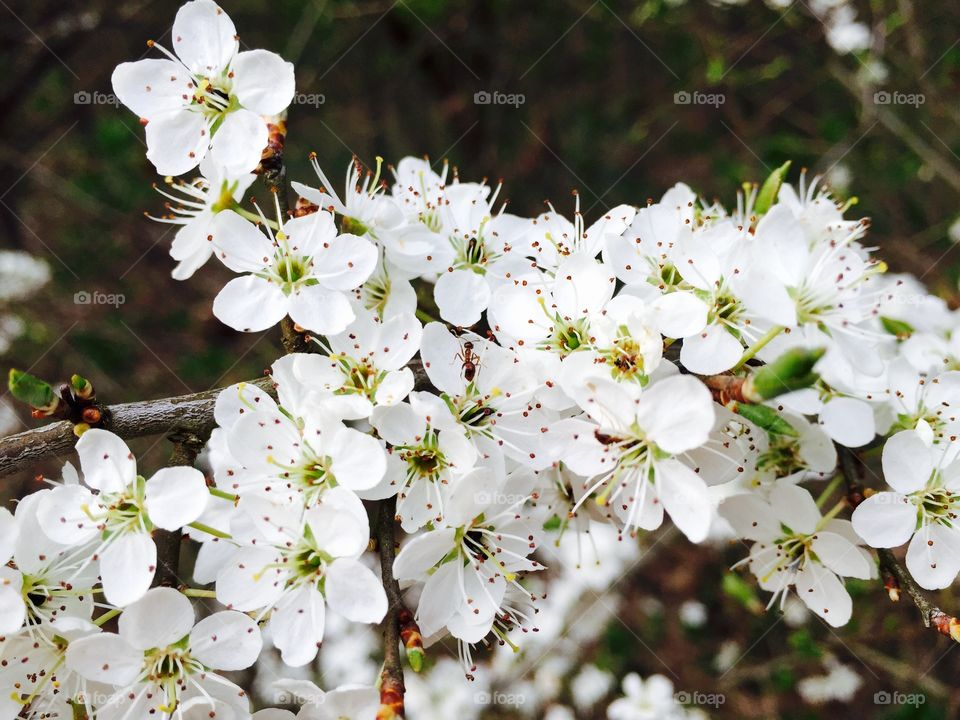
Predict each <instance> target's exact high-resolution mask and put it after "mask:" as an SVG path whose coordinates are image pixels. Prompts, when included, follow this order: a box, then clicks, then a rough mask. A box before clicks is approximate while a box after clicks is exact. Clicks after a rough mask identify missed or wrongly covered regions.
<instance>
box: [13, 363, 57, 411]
mask: <svg viewBox="0 0 960 720" xmlns="http://www.w3.org/2000/svg"><path fill="white" fill-rule="evenodd" d="M7 386H8V387H9V388H10V394H11V395H13V396H14V397H15V398H16V399H17V400H19V401H20V402H22V403H26V404H27V405H29V406H30V407H32V408H37V409H38V410H50V409H53V408H54V407H56V405H57V396H56V395H55V394H54V392H53V388H52V387H50V383H48V382H45V381H44V380H41V379H40V378H38V377H34V376H33V375H30V374H29V373H25V372H21V371H20V370H17V369H15V368H10V377H9V380H8V382H7Z"/></svg>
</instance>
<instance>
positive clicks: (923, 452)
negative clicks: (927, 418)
mask: <svg viewBox="0 0 960 720" xmlns="http://www.w3.org/2000/svg"><path fill="white" fill-rule="evenodd" d="M955 454H956V453H955V452H950V453H948V452H945V451H944V448H943V447H942V446H938V445H936V444H934V443H933V442H932V439H931V436H930V434H929V433H923V432H920V431H919V430H903V431H901V432H898V433H897V434H896V435H894V436H893V437H891V438H890V439H889V440H887V443H886V445H884V446H883V476H884V479H885V480H886V481H887V484H888V485H889V486H890V487H892V488H893V491H885V492H879V493H876V494H875V495H871V496H870V497H868V498H867V499H866V500H864V501H863V502H862V503H860V505H858V506H857V509H856V510H854V512H853V517H852V521H853V528H854V530H856V531H857V534H858V535H859V536H860V537H862V538H863V539H864V540H865V541H866V543H867V544H868V545H871V546H873V547H899V546H900V545H903V544H904V543H906V542H907V541H909V542H910V545H909V547H908V548H907V557H906V562H907V569H908V570H909V571H910V574H911V575H913V577H914V578H915V579H916V581H917V582H918V583H919V584H920V585H921V586H922V587H925V588H927V589H928V590H936V589H940V588H945V587H948V586H949V585H951V584H952V583H953V581H954V579H955V578H956V576H957V573H958V572H960V531H958V527H957V512H958V510H957V509H958V507H960V494H958V491H960V461H958V460H952V461H951V460H949V459H948V456H952V455H955Z"/></svg>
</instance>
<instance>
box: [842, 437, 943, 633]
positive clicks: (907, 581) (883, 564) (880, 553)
mask: <svg viewBox="0 0 960 720" xmlns="http://www.w3.org/2000/svg"><path fill="white" fill-rule="evenodd" d="M836 447H837V453H838V455H839V457H840V467H841V469H842V472H843V477H844V480H845V481H846V483H847V503H848V504H849V505H850V507H851V508H853V509H856V507H857V505H859V504H860V503H861V502H863V501H864V499H865V497H866V495H865V493H864V488H863V485H862V483H861V477H860V471H859V470H858V468H857V463H858V462H860V463H862V462H863V461H862V460H860V459H859V458H858V457H857V456H856V453H855V452H854V451H853V450H851V449H850V448H847V447H844V446H842V445H837V446H836ZM876 551H877V558H878V559H879V561H880V571H881V572H882V573H883V574H884V575H885V581H884V585H885V586H886V588H887V592H888V594H889V596H890V599H891V600H892V601H893V602H898V601H899V599H900V590H904V591H906V593H907V595H909V596H910V599H911V600H912V601H913V604H914V605H916V606H917V609H918V610H919V611H920V618H921V620H922V621H923V625H924V627H928V628H933V629H934V630H936V631H937V632H938V633H940V634H941V635H946V636H947V637H949V638H952V639H953V640H956V641H957V642H960V620H957V618H956V617H954V616H953V615H950V614H949V613H946V612H944V611H943V610H941V609H940V608H939V607H937V606H936V605H935V604H934V603H932V602H930V600H929V599H928V598H927V596H926V595H925V594H924V592H923V590H922V589H921V588H920V586H919V585H917V583H916V581H914V579H913V576H911V575H910V573H909V572H907V570H906V569H905V568H904V567H903V565H901V564H900V561H899V560H897V557H896V556H895V555H894V554H893V551H891V550H890V549H889V548H876Z"/></svg>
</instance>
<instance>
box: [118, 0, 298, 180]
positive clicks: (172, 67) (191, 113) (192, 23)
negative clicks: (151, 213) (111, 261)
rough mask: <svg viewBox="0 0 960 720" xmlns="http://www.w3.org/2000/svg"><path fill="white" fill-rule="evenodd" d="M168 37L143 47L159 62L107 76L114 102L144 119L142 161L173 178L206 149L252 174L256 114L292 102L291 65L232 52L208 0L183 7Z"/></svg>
mask: <svg viewBox="0 0 960 720" xmlns="http://www.w3.org/2000/svg"><path fill="white" fill-rule="evenodd" d="M172 38H173V52H170V51H169V50H167V49H165V48H163V47H162V46H160V45H158V44H157V43H154V42H152V41H151V43H150V44H151V46H152V47H156V48H157V49H159V50H161V51H162V52H163V54H164V55H165V56H166V57H167V59H165V60H157V59H146V60H138V61H136V62H127V63H122V64H120V65H118V66H117V68H116V69H115V70H114V71H113V78H112V82H113V90H114V92H115V93H116V94H117V97H118V98H119V99H120V102H122V103H123V104H124V105H126V106H127V107H128V108H130V109H131V110H132V111H133V112H135V113H136V114H137V115H138V116H140V117H141V118H142V119H143V120H144V121H146V134H147V159H149V160H150V162H152V163H153V164H154V166H155V167H156V168H157V172H158V173H160V174H161V175H181V174H183V173H185V172H188V171H190V170H192V169H193V168H195V167H196V166H197V165H198V164H199V163H200V162H201V161H202V160H203V159H204V158H205V157H206V155H207V150H208V149H209V150H210V153H211V155H212V156H213V159H214V160H215V161H216V163H217V164H218V165H220V166H222V167H223V168H226V169H227V170H228V171H230V172H232V173H237V174H239V173H244V172H251V171H253V170H254V168H256V167H257V165H258V163H259V162H260V153H261V151H262V150H263V148H264V146H265V145H266V144H267V124H266V122H265V121H264V120H263V118H262V117H261V116H262V115H268V116H269V115H277V114H279V113H281V112H283V110H285V109H286V107H287V106H288V105H289V104H290V101H291V100H292V99H293V93H294V77H293V65H292V64H290V63H288V62H286V61H284V60H283V59H282V58H281V57H280V56H279V55H276V54H275V53H272V52H268V51H266V50H245V51H243V52H238V51H239V49H240V42H239V40H238V39H237V31H236V28H235V27H234V25H233V21H232V20H230V17H229V16H228V15H227V14H226V13H225V12H224V11H223V10H222V9H221V8H220V6H218V5H217V4H216V3H214V2H212V0H190V2H187V3H186V4H185V5H183V6H182V7H181V8H180V10H179V11H178V12H177V17H176V19H175V20H174V23H173V31H172ZM174 53H176V54H174Z"/></svg>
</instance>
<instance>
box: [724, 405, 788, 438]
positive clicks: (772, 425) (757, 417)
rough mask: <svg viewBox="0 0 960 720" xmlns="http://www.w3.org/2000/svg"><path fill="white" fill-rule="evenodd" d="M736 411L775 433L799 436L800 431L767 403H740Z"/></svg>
mask: <svg viewBox="0 0 960 720" xmlns="http://www.w3.org/2000/svg"><path fill="white" fill-rule="evenodd" d="M736 412H737V414H739V415H742V416H743V417H745V418H746V419H747V420H749V421H750V422H752V423H753V424H754V425H756V426H757V427H759V428H761V429H763V430H766V431H767V432H768V433H772V434H774V435H787V436H789V437H799V435H800V433H798V432H797V430H796V428H794V427H793V425H791V424H790V423H788V422H787V421H786V420H784V419H783V418H782V417H781V416H780V413H778V412H777V411H776V410H774V409H773V408H771V407H767V406H766V405H751V404H749V403H739V404H738V405H737V408H736Z"/></svg>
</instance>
